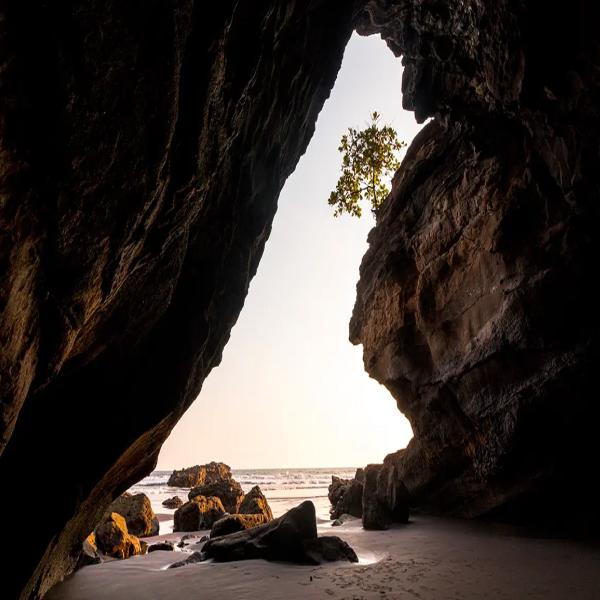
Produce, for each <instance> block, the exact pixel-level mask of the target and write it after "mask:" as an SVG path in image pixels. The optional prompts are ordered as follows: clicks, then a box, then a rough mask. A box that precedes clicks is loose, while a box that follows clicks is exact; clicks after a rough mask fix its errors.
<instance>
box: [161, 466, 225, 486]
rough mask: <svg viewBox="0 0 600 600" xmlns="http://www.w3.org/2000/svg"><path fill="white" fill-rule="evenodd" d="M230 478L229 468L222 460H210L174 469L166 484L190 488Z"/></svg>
mask: <svg viewBox="0 0 600 600" xmlns="http://www.w3.org/2000/svg"><path fill="white" fill-rule="evenodd" d="M225 479H231V468H230V467H229V465H226V464H225V463H222V462H210V463H207V464H205V465H195V466H193V467H187V468H186V469H180V470H179V471H177V470H175V471H173V473H171V476H170V477H169V481H168V482H167V485H169V486H171V487H183V488H192V487H194V486H196V485H202V484H204V483H213V482H214V481H221V480H225Z"/></svg>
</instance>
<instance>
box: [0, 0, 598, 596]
mask: <svg viewBox="0 0 600 600" xmlns="http://www.w3.org/2000/svg"><path fill="white" fill-rule="evenodd" d="M363 4H364V3H363V2H357V6H356V7H354V9H355V10H354V15H352V14H351V12H352V8H353V7H352V6H351V3H350V2H344V1H341V0H338V1H334V0H312V1H309V2H296V1H293V0H290V1H287V2H276V1H273V0H271V1H266V0H258V1H257V0H252V1H250V0H241V1H238V2H234V1H233V0H231V1H223V2H219V3H202V2H198V1H197V0H150V1H148V0H146V1H144V2H141V1H140V0H132V1H130V2H115V1H114V0H112V1H111V0H102V1H101V0H87V1H86V2H83V3H74V2H61V3H59V5H56V6H54V5H50V4H49V3H45V2H41V1H40V0H19V1H18V2H17V1H16V0H9V1H8V2H6V3H4V4H3V5H2V7H1V8H0V15H1V17H2V18H1V19H0V48H1V50H2V52H1V56H2V61H1V63H0V91H1V93H0V152H1V155H0V190H1V191H0V193H1V201H0V261H1V264H2V269H0V309H1V312H0V336H2V339H1V342H2V343H1V344H0V374H1V378H0V481H2V482H3V493H2V494H0V510H1V511H2V514H4V515H11V518H10V519H9V520H7V521H6V526H7V530H6V532H5V538H6V539H7V540H10V544H2V545H1V546H2V549H1V550H0V553H6V552H10V554H11V556H13V555H17V556H18V557H19V558H18V561H17V562H16V563H15V561H14V560H13V561H11V562H10V564H11V569H10V573H9V574H8V575H5V576H4V578H3V582H2V593H3V594H4V595H5V596H6V597H8V598H17V597H21V598H38V597H40V596H42V595H43V594H44V593H45V592H46V591H47V590H48V589H49V587H50V586H51V585H52V584H53V583H55V582H56V581H58V580H60V579H61V578H62V577H63V576H64V575H65V574H67V573H68V572H69V571H70V570H71V569H72V567H73V564H74V561H75V560H76V557H77V554H78V551H79V544H80V542H81V540H82V538H83V536H85V535H86V534H87V532H88V531H89V530H90V528H91V527H92V525H93V523H94V522H95V521H96V519H97V518H98V516H99V515H100V514H101V512H102V511H103V509H104V507H105V506H106V505H107V504H108V502H109V501H110V500H111V499H112V498H113V497H114V496H116V495H117V494H119V493H120V492H121V491H123V490H124V489H126V488H127V487H128V486H129V485H130V484H131V483H133V482H134V481H136V480H138V479H140V478H141V477H142V476H144V475H145V474H147V473H148V472H149V471H150V470H151V469H152V468H153V466H154V464H155V461H156V457H157V454H158V451H159V449H160V446H161V444H162V442H163V441H164V439H165V438H166V437H167V435H168V433H169V432H170V430H171V429H172V427H173V426H174V424H175V423H176V422H177V420H178V419H179V418H180V416H181V415H182V414H183V412H184V411H185V409H186V407H187V406H189V404H190V403H191V402H192V401H193V399H194V398H195V397H196V396H197V394H198V392H199V391H200V388H201V385H202V381H203V380H204V378H205V377H206V376H207V374H208V373H209V372H210V370H211V369H212V368H213V367H214V366H215V365H216V364H218V362H219V360H220V356H221V352H222V349H223V346H224V345H225V343H226V342H227V339H228V336H229V332H230V330H231V327H232V326H233V324H234V323H235V320H236V318H237V315H238V313H239V311H240V310H241V308H242V305H243V301H244V297H245V295H246V292H247V289H248V285H249V281H250V279H251V277H252V276H253V274H254V273H255V271H256V268H257V264H258V261H259V259H260V256H261V253H262V249H263V247H264V243H265V241H266V239H267V237H268V234H269V230H270V225H271V220H272V217H273V214H274V212H275V209H276V201H277V195H278V193H279V190H280V189H281V186H282V185H283V182H284V180H285V178H286V177H287V175H288V174H289V173H290V172H291V171H292V170H293V168H294V166H295V164H296V162H297V160H298V158H299V157H300V155H301V154H302V152H303V151H304V150H305V148H306V145H307V143H308V140H309V138H310V136H311V134H312V131H313V129H314V123H315V120H316V117H317V114H318V112H319V110H320V108H321V106H322V104H323V102H324V100H325V98H326V97H327V95H328V94H329V91H330V89H331V87H332V85H333V81H334V79H335V75H336V72H337V70H338V68H339V65H340V62H341V57H342V52H343V48H344V46H345V44H346V42H347V40H348V38H349V36H350V33H351V30H352V27H353V26H355V27H356V28H357V29H358V31H359V32H361V33H363V34H381V35H382V36H383V37H384V39H386V41H387V42H388V45H389V46H390V48H391V50H392V51H393V52H394V53H396V54H397V55H398V56H400V55H401V56H402V57H403V58H402V60H403V62H404V64H405V75H404V80H403V84H402V88H403V89H402V91H403V102H404V106H405V107H406V108H408V109H410V110H414V111H415V115H416V117H417V119H418V120H419V121H424V120H425V119H427V118H429V117H433V118H434V121H432V123H430V124H428V125H427V126H426V128H425V129H424V130H423V132H422V133H421V134H420V135H419V136H418V138H417V139H416V140H415V141H414V142H413V144H412V145H411V147H410V149H409V152H408V154H407V157H406V159H405V161H404V163H403V165H402V168H401V170H400V171H399V173H398V174H397V175H396V177H395V179H394V183H393V190H392V194H391V196H390V198H389V199H388V201H387V202H386V204H385V206H384V207H383V209H382V211H381V213H380V214H379V216H378V223H377V226H376V228H375V229H374V231H373V232H372V233H371V235H370V249H369V251H368V253H367V255H366V256H365V259H364V261H363V265H362V267H361V279H360V282H359V284H358V289H357V303H356V307H355V310H354V315H353V318H352V322H351V339H352V341H354V342H355V343H362V344H363V347H364V355H365V367H366V369H367V371H368V372H369V373H370V374H371V375H372V376H374V377H375V378H376V379H378V380H379V381H381V382H382V383H384V384H385V385H386V386H387V387H388V389H390V391H391V392H392V394H393V395H394V397H395V398H396V400H397V402H398V406H399V408H400V409H401V410H402V411H403V412H404V413H405V414H406V415H407V416H408V417H409V419H410V420H411V423H412V425H413V429H414V431H415V438H414V440H413V441H412V442H411V444H410V445H409V447H408V449H406V450H405V451H400V452H399V453H396V454H394V455H390V456H389V457H387V458H386V460H385V467H386V469H387V470H388V472H387V474H388V475H389V473H393V477H387V478H386V480H388V481H391V482H392V483H393V481H394V478H396V479H402V481H404V483H405V484H406V486H407V488H408V489H409V491H410V492H411V493H412V496H413V501H414V502H415V503H416V504H419V505H421V506H426V507H428V508H430V509H432V510H436V511H442V512H451V513H453V514H461V515H469V516H475V515H483V514H502V513H504V514H506V515H509V516H511V517H513V518H514V517H519V516H523V515H526V514H528V512H527V510H526V509H527V507H530V508H531V507H534V509H538V510H537V511H536V512H538V513H539V512H540V511H539V507H540V503H539V501H540V499H541V500H542V501H543V504H542V506H543V507H545V508H547V509H548V513H549V514H554V515H556V514H557V513H556V512H553V511H556V509H559V510H561V511H562V512H561V514H562V516H563V517H564V515H565V514H568V511H567V510H566V506H565V503H569V506H574V507H575V513H576V514H580V513H584V512H585V510H586V508H587V507H588V506H589V505H591V504H593V503H594V502H596V505H597V496H595V495H594V494H593V493H592V491H593V480H592V474H593V469H592V465H594V464H595V461H596V459H597V456H598V451H597V446H596V444H595V443H594V431H593V430H594V424H595V422H596V418H597V416H598V414H597V413H598V409H597V408H596V406H597V402H596V400H595V398H596V393H595V392H594V387H593V385H594V377H593V375H594V373H593V370H592V369H593V365H594V364H595V362H596V358H597V339H598V318H597V311H596V310H595V298H596V295H595V291H594V283H595V282H594V277H593V273H594V265H595V259H596V256H597V235H596V227H595V226H596V224H597V223H598V209H597V198H598V175H597V173H598V166H599V165H598V162H599V157H598V144H597V140H598V129H599V128H598V117H597V106H598V62H599V50H598V40H597V35H598V34H597V28H596V23H597V22H598V16H599V15H598V12H599V11H598V9H597V8H596V7H595V5H594V4H593V3H592V2H590V1H584V0H579V1H576V2H571V3H568V4H567V3H546V2H542V1H541V0H538V1H533V0H522V1H520V2H509V1H508V0H497V1H492V0H486V1H483V0H447V1H443V2H442V1H438V0H430V1H428V2H423V1H421V0H410V1H409V0H369V1H367V2H366V4H365V6H364V7H363ZM7 489H10V492H11V493H12V494H13V495H11V493H7V491H6V490H7ZM25 490H30V493H26V492H25ZM14 494H19V496H18V498H15V496H14ZM541 512H543V511H541ZM23 531H26V532H27V535H23ZM0 560H1V561H2V564H9V563H8V562H7V558H6V557H5V556H2V557H0Z"/></svg>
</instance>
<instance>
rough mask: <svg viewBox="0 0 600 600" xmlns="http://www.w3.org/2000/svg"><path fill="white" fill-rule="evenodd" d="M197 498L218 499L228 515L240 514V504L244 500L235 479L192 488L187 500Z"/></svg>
mask: <svg viewBox="0 0 600 600" xmlns="http://www.w3.org/2000/svg"><path fill="white" fill-rule="evenodd" d="M197 496H215V497H216V498H219V500H221V502H222V503H223V506H224V507H225V511H226V512H228V513H237V512H240V510H239V508H240V504H241V503H242V500H243V499H244V490H242V486H241V485H240V484H239V483H238V482H237V481H236V480H235V479H233V478H232V479H225V480H222V481H214V482H212V483H205V484H203V485H199V486H196V487H195V488H192V489H191V490H190V491H189V493H188V498H189V499H190V500H193V499H194V498H196V497H197Z"/></svg>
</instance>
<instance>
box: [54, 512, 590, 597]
mask: <svg viewBox="0 0 600 600" xmlns="http://www.w3.org/2000/svg"><path fill="white" fill-rule="evenodd" d="M319 533H320V534H321V535H324V534H328V535H332V534H335V535H339V536H340V537H342V538H343V539H345V540H346V541H347V542H348V543H350V544H351V545H352V546H353V547H354V549H355V550H356V552H357V554H358V555H359V558H360V559H361V563H359V564H358V565H356V564H354V565H352V564H348V563H332V564H328V565H322V566H319V567H306V566H297V565H288V564H283V563H268V562H266V561H258V560H256V561H244V562H237V563H221V564H216V563H212V562H207V563H200V564H193V565H188V566H186V567H182V568H179V569H171V570H167V569H166V567H167V566H168V565H169V564H171V563H173V562H176V561H178V560H181V559H182V558H184V556H185V555H184V554H182V553H180V552H153V553H152V554H149V555H147V556H140V557H134V558H131V559H129V560H125V561H113V562H108V563H104V564H102V565H97V566H91V567H86V568H84V569H82V570H80V571H79V572H78V573H76V574H75V575H74V576H72V577H71V578H69V579H68V580H66V581H65V582H63V583H62V584H60V585H59V586H57V587H56V588H54V590H52V592H51V593H50V594H49V596H48V599H49V600H126V599H127V600H132V599H138V598H139V599H147V600H176V599H177V600H179V599H186V600H187V599H189V598H210V599H213V598H214V599H219V600H228V599H232V600H233V599H235V600H241V599H248V600H254V599H256V600H266V599H279V598H281V599H284V598H285V599H298V600H300V599H305V598H339V599H355V598H356V599H358V598H360V599H363V598H365V599H366V598H369V599H371V598H388V599H390V598H393V599H396V598H397V599H401V598H402V599H403V598H407V599H412V598H416V599H422V600H444V599H456V600H469V599H481V598H491V599H500V598H503V599H515V600H519V599H527V598H539V599H544V600H565V599H569V600H588V599H589V600H597V599H598V598H600V548H599V547H598V546H597V545H590V544H584V543H579V542H573V541H566V540H556V539H543V538H540V537H524V536H522V535H519V532H518V530H514V529H507V528H504V529H500V528H493V527H490V526H485V525H477V524H472V523H465V522H460V521H451V520H444V519H437V518H432V517H422V516H418V517H415V518H414V520H413V522H412V523H411V524H409V525H408V526H405V527H398V528H394V529H391V530H389V531H382V532H374V531H363V530H362V528H361V527H360V523H359V522H358V521H352V522H350V523H346V524H344V525H342V526H341V527H335V528H331V527H329V526H321V527H319ZM181 535H182V534H171V535H164V536H158V537H157V538H150V539H147V541H148V542H150V543H151V542H153V541H155V540H159V539H179V538H180V537H181ZM311 578H312V580H311Z"/></svg>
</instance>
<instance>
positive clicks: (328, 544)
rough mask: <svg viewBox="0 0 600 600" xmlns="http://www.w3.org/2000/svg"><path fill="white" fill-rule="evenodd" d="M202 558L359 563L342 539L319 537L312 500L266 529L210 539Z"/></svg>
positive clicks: (247, 530) (313, 563) (287, 513)
mask: <svg viewBox="0 0 600 600" xmlns="http://www.w3.org/2000/svg"><path fill="white" fill-rule="evenodd" d="M202 558H203V559H209V558H213V559H214V560H216V561H232V560H248V559H255V558H264V559H266V560H277V561H285V562H294V563H299V564H311V565H317V564H319V563H320V562H321V561H322V560H326V561H330V560H349V561H351V562H355V561H356V560H357V559H356V554H355V553H354V551H353V550H352V548H350V546H348V544H346V543H345V542H342V540H340V539H339V538H336V537H335V536H333V537H331V536H328V537H326V538H318V537H317V519H316V514H315V506H314V504H313V503H312V502H310V500H306V501H305V502H302V504H300V505H298V506H296V507H294V508H292V509H291V510H289V511H288V512H286V513H285V514H284V515H282V516H281V517H278V518H277V519H273V520H272V521H271V522H269V523H266V524H265V525H260V526H258V527H253V528H251V529H246V530H245V531H239V532H237V533H231V534H229V535H224V536H221V537H215V538H213V539H210V540H209V541H208V542H206V544H205V545H204V546H203V547H202Z"/></svg>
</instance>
